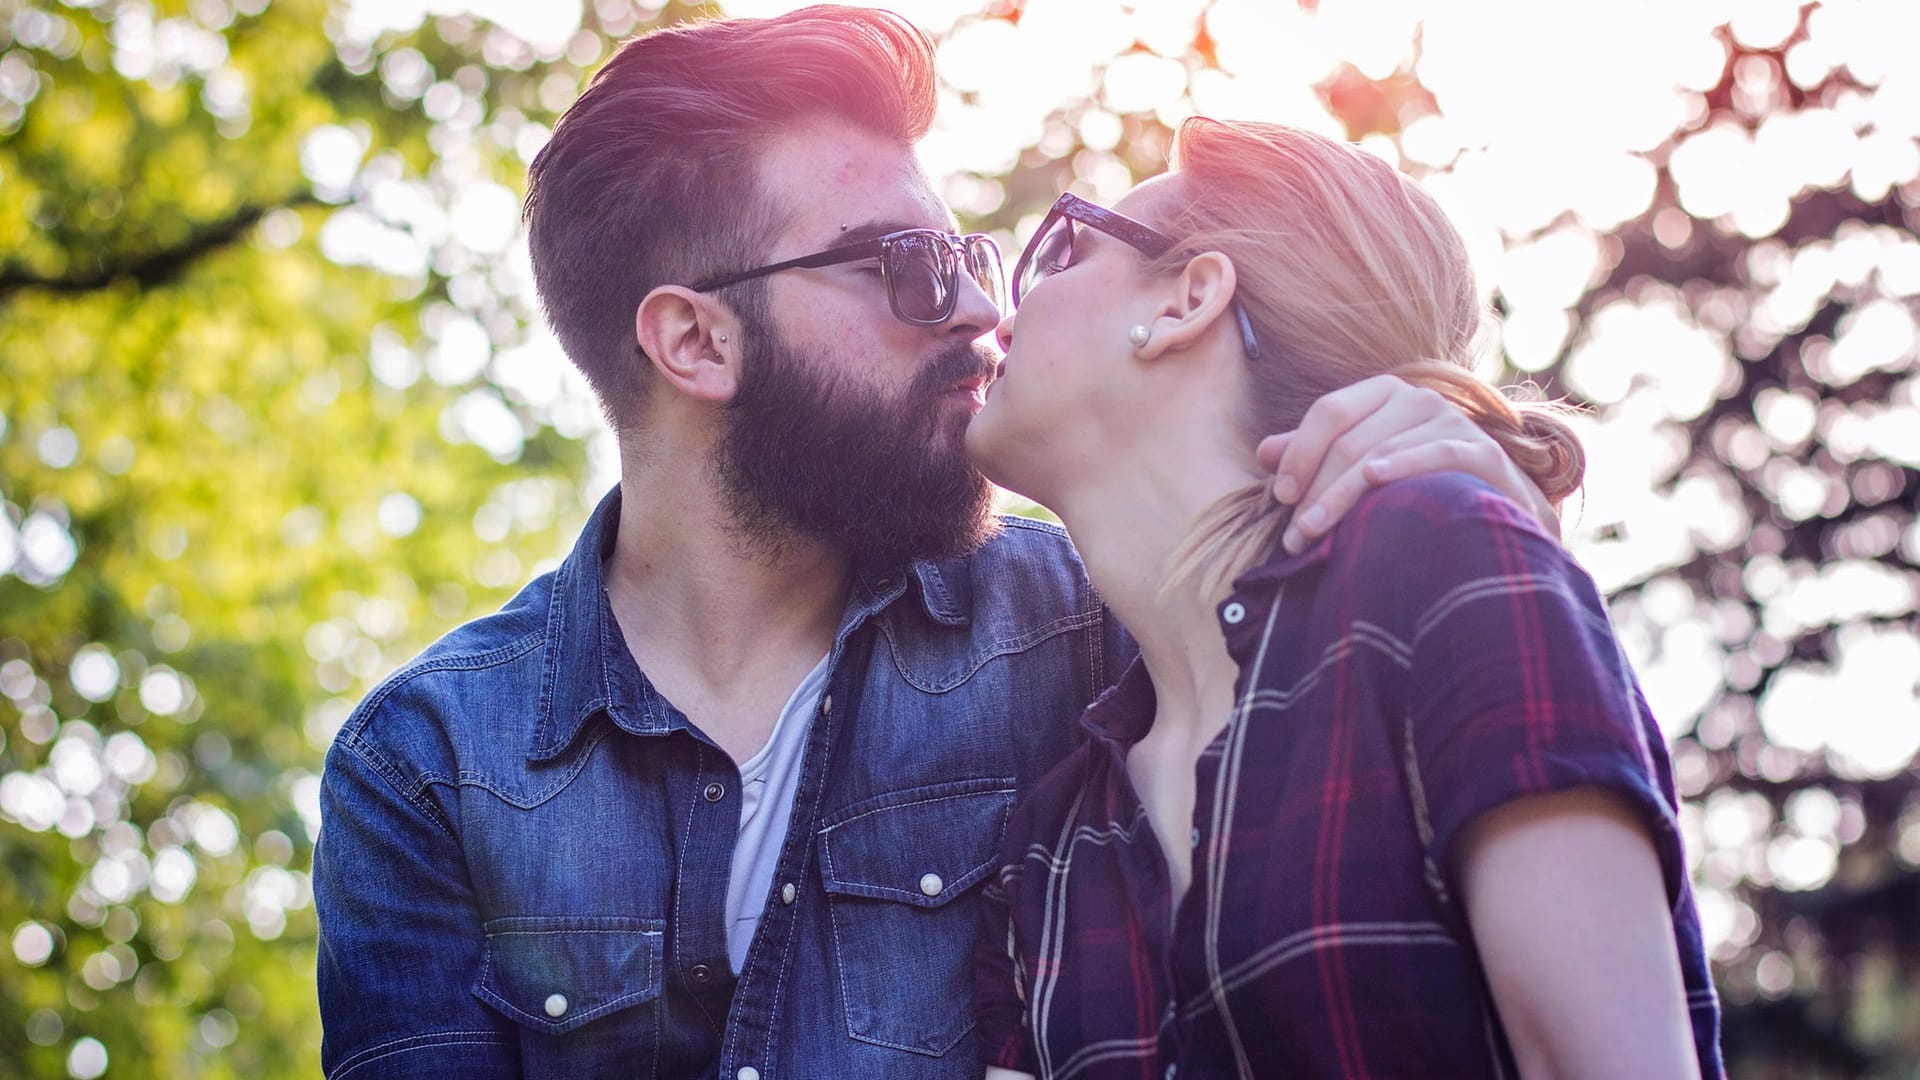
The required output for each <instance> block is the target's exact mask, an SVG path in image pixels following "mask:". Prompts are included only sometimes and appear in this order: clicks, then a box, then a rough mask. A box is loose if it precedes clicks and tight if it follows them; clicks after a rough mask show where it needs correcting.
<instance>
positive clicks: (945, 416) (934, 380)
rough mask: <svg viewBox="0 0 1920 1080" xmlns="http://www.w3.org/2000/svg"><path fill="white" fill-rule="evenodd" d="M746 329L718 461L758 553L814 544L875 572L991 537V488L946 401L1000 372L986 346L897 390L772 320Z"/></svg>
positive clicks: (940, 360)
mask: <svg viewBox="0 0 1920 1080" xmlns="http://www.w3.org/2000/svg"><path fill="white" fill-rule="evenodd" d="M752 321H755V322H760V320H752ZM742 329H743V330H745V331H746V333H744V334H743V335H742V336H743V337H744V338H745V339H746V341H747V342H749V343H751V344H749V346H748V348H747V350H746V355H745V356H744V357H743V359H744V361H745V362H744V364H743V371H742V374H741V383H740V388H739V390H738V391H737V392H736V393H735V394H734V397H733V400H732V401H731V402H730V403H729V404H728V407H727V414H726V425H727V429H726V431H725V433H724V434H723V435H722V436H721V438H720V442H719V443H718V444H717V445H716V446H715V448H714V457H713V463H714V466H715V470H716V472H717V474H718V477H719V480H720V483H721V485H722V487H723V488H724V490H725V493H726V497H727V501H728V504H729V509H730V510H731V511H732V515H733V522H732V525H733V529H734V532H735V535H737V536H738V537H739V538H740V539H741V540H742V541H744V543H745V545H746V546H747V547H748V549H749V550H751V551H753V552H754V553H755V554H757V555H760V556H762V557H767V558H776V559H777V558H780V557H782V556H784V555H785V554H786V553H787V552H788V551H790V550H791V548H792V546H793V544H794V543H795V541H802V540H804V541H813V542H816V543H824V544H831V545H834V546H837V547H840V548H842V549H844V550H846V551H847V552H849V553H850V554H851V555H852V557H853V561H854V565H856V566H863V567H870V568H875V569H880V568H894V567H898V566H900V565H902V564H904V563H906V562H908V561H910V560H912V559H919V558H945V557H949V556H955V555H964V554H967V553H968V552H971V551H973V550H974V549H975V548H977V547H979V546H980V545H981V544H982V543H985V542H986V540H987V538H988V537H990V536H992V535H993V532H994V530H995V528H996V524H997V523H996V522H995V520H994V517H993V515H992V513H991V512H990V510H991V505H992V498H993V485H992V484H991V483H990V482H989V481H988V480H987V478H986V477H985V476H983V475H981V473H980V471H979V470H978V469H976V468H974V467H973V464H972V463H971V462H970V461H968V460H967V455H966V446H965V435H966V424H967V421H968V419H969V415H968V414H967V413H966V412H963V411H962V410H959V409H955V408H953V407H952V404H951V403H950V402H948V401H947V400H946V393H947V391H948V390H950V389H951V388H952V387H953V386H954V384H955V383H958V382H960V381H961V380H963V379H967V378H969V377H973V376H982V377H991V375H992V372H993V367H994V362H993V360H992V359H991V357H990V355H989V354H988V353H987V352H986V351H985V350H984V349H979V348H976V347H975V346H973V345H971V344H970V343H968V344H955V345H954V346H953V347H952V348H949V349H946V350H944V351H942V352H941V353H940V354H939V355H937V356H936V357H934V358H933V359H932V360H931V361H929V362H928V363H927V364H926V366H925V367H923V368H922V369H921V371H920V372H919V374H918V375H917V376H916V377H915V378H914V380H913V383H912V384H911V385H910V386H909V387H908V388H907V389H906V390H905V391H904V392H902V393H900V394H892V395H890V394H886V393H883V392H880V391H876V390H871V389H867V388H866V387H864V386H861V385H860V380H859V379H858V378H857V377H850V376H846V375H844V374H838V373H836V372H835V370H834V361H833V360H831V359H830V358H828V357H826V356H820V355H809V354H804V353H802V352H801V351H800V350H798V349H796V348H793V347H792V346H790V345H788V344H787V343H786V342H785V341H783V340H781V339H780V337H779V335H778V334H777V333H775V332H774V330H773V327H772V326H771V325H768V324H765V323H762V325H759V326H747V327H743V328H742Z"/></svg>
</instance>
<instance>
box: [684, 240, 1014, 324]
mask: <svg viewBox="0 0 1920 1080" xmlns="http://www.w3.org/2000/svg"><path fill="white" fill-rule="evenodd" d="M916 238H932V239H936V240H938V241H940V242H941V243H943V244H945V245H946V250H947V258H946V259H944V260H941V261H940V262H939V263H938V264H937V265H936V271H937V272H940V273H942V274H943V275H944V285H945V288H946V297H947V298H946V302H945V303H944V304H942V305H941V307H940V309H939V311H938V313H937V314H935V315H931V316H926V317H922V316H917V315H910V314H908V313H907V312H905V311H903V310H901V307H900V294H899V292H898V291H896V290H895V288H894V281H893V260H892V258H891V257H890V256H891V249H892V248H893V247H895V246H897V245H899V244H902V243H904V242H906V241H908V240H910V239H916ZM976 251H978V252H984V253H985V254H986V255H987V256H989V257H990V258H991V260H992V267H993V279H994V285H993V288H991V289H988V288H987V286H986V284H985V283H984V282H982V281H981V280H980V278H979V276H978V275H977V274H975V273H974V272H973V269H972V267H973V262H972V257H973V254H974V253H975V252H976ZM863 259H873V260H875V261H877V262H878V263H879V264H880V279H881V280H882V281H884V282H885V283H886V286H887V306H888V307H889V308H891V309H892V310H893V317H894V318H896V319H899V320H900V321H901V322H904V323H911V324H913V325H914V326H938V325H940V324H941V323H944V322H946V321H947V320H948V319H951V318H953V311H954V308H955V306H956V305H958V304H959V302H960V272H961V270H960V267H961V264H962V263H965V264H966V266H967V277H969V278H971V279H972V280H973V282H974V284H976V285H979V286H980V287H981V291H983V292H987V293H989V295H988V297H987V299H988V300H990V301H992V302H993V306H994V309H995V310H996V311H997V310H999V309H1000V307H1001V305H1002V304H1004V303H1005V302H1006V281H1007V275H1006V269H1005V267H1004V264H1003V263H1002V262H1001V259H1000V245H998V244H996V243H994V242H993V237H991V236H988V235H987V234H986V233H967V234H966V235H964V236H961V235H957V234H955V233H950V232H942V231H940V230H939V229H901V230H899V231H898V232H890V233H887V234H886V235H884V236H878V237H875V238H874V239H872V240H859V241H855V242H854V243H851V244H842V245H841V246H839V247H833V248H828V249H827V250H825V251H816V252H814V253H813V254H811V255H802V256H800V257H799V258H797V259H787V260H785V261H784V262H777V263H773V264H772V265H769V266H762V267H759V268H758V269H754V270H742V271H741V272H739V273H737V274H722V275H720V276H718V277H710V278H707V279H706V280H705V281H702V282H700V283H699V284H697V285H690V286H688V288H691V289H692V290H693V291H694V292H708V291H710V290H713V289H718V288H721V287H722V286H726V285H737V284H739V283H740V282H742V281H751V280H752V279H754V278H757V277H764V276H766V275H768V274H777V273H779V272H780V271H782V270H817V269H819V268H821V267H824V266H837V265H839V264H841V263H850V262H860V261H861V260H863Z"/></svg>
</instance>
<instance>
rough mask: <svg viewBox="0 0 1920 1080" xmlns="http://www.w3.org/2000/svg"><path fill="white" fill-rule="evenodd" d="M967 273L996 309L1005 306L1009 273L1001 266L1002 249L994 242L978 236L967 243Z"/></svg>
mask: <svg viewBox="0 0 1920 1080" xmlns="http://www.w3.org/2000/svg"><path fill="white" fill-rule="evenodd" d="M967 273H968V274H971V275H972V276H973V280H974V281H975V282H977V283H979V285H980V291H981V292H984V293H986V294H987V299H989V300H991V301H993V306H994V307H996V308H998V307H1003V306H1005V304H1006V302H1007V273H1006V270H1004V269H1003V268H1002V267H1001V265H1000V249H999V248H998V247H996V246H995V245H994V243H993V241H992V240H990V239H988V238H987V237H984V236H976V237H973V238H972V239H969V240H968V241H967Z"/></svg>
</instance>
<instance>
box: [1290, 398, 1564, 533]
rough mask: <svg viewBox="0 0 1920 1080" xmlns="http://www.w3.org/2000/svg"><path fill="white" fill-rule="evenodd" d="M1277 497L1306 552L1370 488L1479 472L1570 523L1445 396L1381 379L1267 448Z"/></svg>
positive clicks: (1319, 408)
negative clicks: (1290, 510) (1291, 510)
mask: <svg viewBox="0 0 1920 1080" xmlns="http://www.w3.org/2000/svg"><path fill="white" fill-rule="evenodd" d="M1257 456H1258V458H1259V461H1260V464H1261V465H1262V466H1263V467H1265V468H1269V469H1273V470H1274V471H1275V476H1274V484H1273V489H1274V497H1275V498H1277V499H1279V500H1280V501H1281V502H1283V503H1291V504H1293V505H1294V506H1295V507H1296V508H1297V509H1298V511H1299V512H1298V513H1297V514H1295V515H1294V519H1293V521H1292V523H1290V524H1289V525H1288V527H1287V532H1286V535H1285V536H1284V537H1283V538H1282V539H1283V542H1284V543H1285V544H1286V546H1287V550H1288V551H1293V552H1298V551H1300V550H1301V549H1302V548H1304V547H1306V545H1308V544H1310V543H1312V542H1313V541H1315V540H1318V539H1319V538H1320V537H1322V536H1324V535H1326V534H1327V533H1328V532H1329V531H1330V530H1332V528H1333V526H1334V525H1335V524H1336V523H1338V522H1339V520H1340V519H1341V518H1342V517H1345V516H1346V513H1347V511H1349V510H1351V509H1353V505H1354V504H1355V503H1356V502H1358V501H1359V500H1360V497H1361V496H1363V495H1365V494H1366V493H1367V491H1368V489H1370V488H1374V487H1378V486H1380V485H1381V484H1385V483H1387V482H1389V481H1392V480H1400V479H1404V478H1406V477H1409V476H1418V475H1420V474H1422V473H1430V472H1441V471H1454V472H1464V473H1470V474H1472V475H1474V476H1477V477H1479V478H1480V479H1482V480H1484V481H1486V482H1487V484H1488V485H1490V486H1491V487H1492V488H1493V489H1494V490H1495V491H1498V492H1500V493H1501V494H1502V495H1505V496H1506V497H1507V498H1509V499H1512V500H1513V501H1514V502H1515V503H1517V504H1518V505H1520V506H1521V507H1523V508H1525V509H1526V511H1527V513H1528V514H1530V515H1532V517H1533V518H1534V519H1535V520H1536V521H1538V522H1540V525H1541V527H1542V528H1544V529H1546V530H1547V532H1548V533H1549V534H1551V535H1553V536H1556V537H1557V536H1559V535H1560V516H1559V514H1558V513H1556V512H1555V511H1554V508H1553V503H1551V502H1549V501H1548V499H1547V496H1546V495H1545V493H1543V492H1542V491H1541V490H1540V489H1539V488H1537V487H1535V486H1534V484H1533V481H1532V480H1531V479H1529V478H1528V477H1527V474H1526V473H1525V472H1523V471H1522V470H1521V469H1520V467H1519V466H1518V465H1516V464H1514V462H1513V459H1512V458H1510V457H1508V456H1507V452H1506V451H1505V450H1502V449H1501V448H1500V444H1499V443H1497V442H1495V441H1493V437H1492V436H1490V435H1488V434H1487V433H1486V431H1485V430H1484V429H1482V428H1481V427H1480V425H1478V424H1476V423H1474V422H1473V421H1472V420H1470V419H1468V418H1467V414H1466V413H1464V412H1461V411H1460V410H1459V409H1458V408H1455V407H1454V406H1453V405H1452V404H1451V403H1449V402H1448V401H1447V399H1446V398H1444V397H1442V396H1440V395H1439V394H1438V393H1436V392H1434V391H1432V390H1429V389H1425V388H1423V387H1418V386H1414V385H1413V384H1411V383H1408V382H1406V381H1405V380H1403V379H1400V378H1399V377H1397V376H1394V375H1375V376H1374V377H1372V378H1370V379H1363V380H1361V381H1360V382H1357V383H1354V384H1353V385H1351V386H1346V387H1342V388H1341V389H1339V390H1335V391H1333V392H1332V393H1330V394H1327V395H1326V396H1325V397H1322V398H1320V399H1319V400H1317V401H1315V402H1314V403H1313V406H1312V408H1310V409H1308V410H1307V415H1306V416H1305V417H1304V418H1303V419H1302V420H1301V421H1300V426H1299V427H1298V428H1295V429H1294V430H1292V431H1289V432H1285V433H1283V434H1279V435H1269V436H1267V437H1266V438H1265V439H1262V440H1261V441H1260V447H1259V450H1258V453H1257Z"/></svg>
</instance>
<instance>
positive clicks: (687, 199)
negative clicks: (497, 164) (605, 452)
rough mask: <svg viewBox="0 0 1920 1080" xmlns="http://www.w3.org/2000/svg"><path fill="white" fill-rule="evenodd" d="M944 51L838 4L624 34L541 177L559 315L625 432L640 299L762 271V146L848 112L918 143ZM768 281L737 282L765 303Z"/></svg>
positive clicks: (570, 116)
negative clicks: (672, 287)
mask: <svg viewBox="0 0 1920 1080" xmlns="http://www.w3.org/2000/svg"><path fill="white" fill-rule="evenodd" d="M934 100H935V81H934V68H933V46H932V44H931V43H930V42H929V41H928V40H927V38H926V36H925V35H924V34H922V33H921V32H920V31H919V30H918V29H916V28H915V27H914V26H913V25H912V24H911V23H909V22H907V21H906V20H905V19H903V18H901V17H900V16H898V15H895V14H893V13H891V12H885V11H874V10H870V9H864V8H848V7H838V6H831V5H821V6H817V7H809V8H804V9H802V10H799V11H795V12H792V13H791V14H788V15H783V16H780V17H778V18H772V19H724V20H714V21H708V22H697V23H691V24H685V25H681V26H676V27H673V28H670V29H665V30H660V31H656V32H654V33H651V34H646V35H644V36H641V37H637V38H633V39H631V40H629V41H627V42H626V43H625V44H623V45H621V46H620V48H619V49H618V50H616V51H615V52H614V54H613V56H612V58H611V59H609V60H608V61H607V63H606V65H605V66H604V67H602V68H601V69H600V70H599V72H597V73H596V74H595V75H594V77H593V79H592V81H591V82H590V83H589V84H588V85H587V89H586V91H585V92H584V93H582V94H581V95H580V98H579V100H577V101H575V102H574V103H573V105H572V106H571V107H570V108H568V109H567V111H566V113H565V114H564V115H562V116H561V118H560V121H559V123H558V124H557V125H556V126H555V127H554V131H553V136H552V138H550V139H549V140H548V142H547V144H546V146H545V147H543V148H542V149H541V151H540V153H539V154H538V155H536V156H535V158H534V160H533V165H532V167H531V168H530V169H528V171H527V202H526V209H525V213H524V218H525V220H526V223H527V231H528V237H529V243H530V247H531V254H532V259H533V274H534V282H535V284H536V285H537V287H538V289H539V294H540V302H541V306H542V307H543V308H544V309H545V311H546V315H547V321H548V322H549V324H550V325H551V326H552V327H553V330H554V333H555V335H556V336H557V337H558V338H559V340H560V344H561V347H562V348H564V349H565V350H566V353H567V356H568V357H569V358H570V359H572V361H573V363H574V364H575V365H576V366H577V367H579V368H580V370H581V372H582V373H583V374H585V375H586V377H587V381H588V382H589V383H590V384H591V385H592V386H593V390H594V393H595V394H596V395H597V396H598V397H599V399H600V404H601V407H602V409H603V410H604V411H605V413H606V415H607V418H608V420H609V422H610V423H612V424H613V426H614V429H615V430H616V432H618V431H621V430H623V429H624V428H625V427H626V426H627V424H628V423H630V422H631V420H632V419H633V416H634V410H635V408H636V407H637V405H638V404H639V402H640V401H641V400H642V398H643V395H644V393H645V389H646V385H647V380H648V377H649V376H648V372H647V370H646V366H647V365H646V363H645V361H644V360H643V359H641V358H640V357H638V356H636V354H635V349H634V337H633V316H634V309H635V308H637V307H638V306H639V303H640V300H641V299H642V298H643V297H645V296H646V294H647V293H648V292H650V291H652V290H653V289H654V288H656V287H658V286H660V285H668V284H675V283H679V284H689V283H691V282H693V281H696V280H698V279H700V278H702V277H705V276H707V275H710V274H713V273H718V272H722V271H728V270H736V269H739V268H741V267H746V266H751V265H754V264H756V263H757V262H759V261H761V260H762V259H763V257H764V256H765V255H766V252H767V248H768V245H769V243H770V241H771V239H772V237H773V236H774V235H775V234H776V232H777V231H778V229H779V228H780V226H781V224H782V216H781V213H780V208H779V204H778V201H777V192H776V191H770V190H763V185H762V184H761V181H760V177H759V175H758V168H757V161H758V151H759V147H760V146H761V144H762V142H763V141H764V140H765V139H766V137H767V136H768V135H770V134H771V133H773V132H774V131H776V130H777V129H779V128H780V127H781V126H783V125H786V124H789V123H793V122H795V121H798V120H802V119H805V118H808V117H812V116H828V117H833V118H837V119H843V120H848V121H851V122H854V123H856V124H859V125H860V126H862V127H865V128H867V129H868V130H871V131H874V132H876V133H878V134H881V135H884V136H888V137H891V138H896V139H898V140H900V142H901V143H902V144H912V143H914V142H917V141H919V139H920V138H921V137H922V136H924V135H925V134H926V133H927V129H928V128H929V127H930V126H931V125H932V123H933V108H934ZM762 296H764V286H763V285H760V284H759V283H749V284H745V285H740V286H734V287H732V289H731V290H730V292H729V294H728V299H729V300H731V301H732V302H734V303H735V304H736V305H740V306H752V305H755V304H758V303H759V302H760V298H761V297H762Z"/></svg>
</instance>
